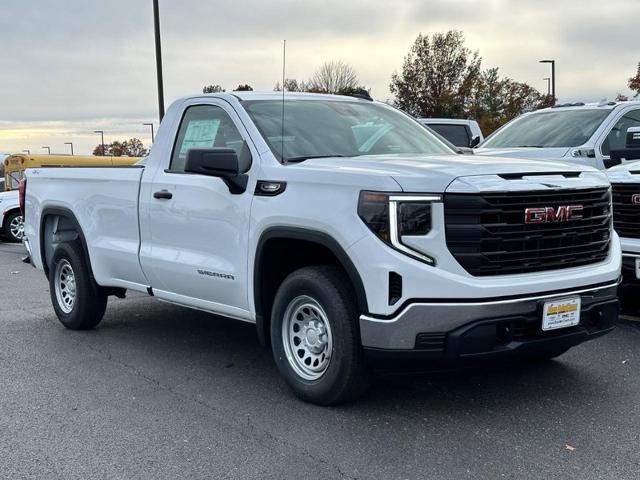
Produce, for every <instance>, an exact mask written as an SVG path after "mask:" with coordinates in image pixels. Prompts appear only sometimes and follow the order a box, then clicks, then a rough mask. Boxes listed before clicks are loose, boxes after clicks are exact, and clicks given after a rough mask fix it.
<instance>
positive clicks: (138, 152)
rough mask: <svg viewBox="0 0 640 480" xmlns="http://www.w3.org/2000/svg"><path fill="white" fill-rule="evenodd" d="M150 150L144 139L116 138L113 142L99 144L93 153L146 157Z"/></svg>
mask: <svg viewBox="0 0 640 480" xmlns="http://www.w3.org/2000/svg"><path fill="white" fill-rule="evenodd" d="M147 153H149V151H148V150H147V149H146V148H145V147H144V144H143V143H142V140H140V139H138V138H130V139H129V140H124V141H119V140H116V141H114V142H111V143H105V144H104V151H103V149H102V144H100V145H97V146H96V148H94V149H93V155H97V156H108V157H144V156H145V155H147Z"/></svg>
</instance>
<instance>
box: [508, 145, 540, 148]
mask: <svg viewBox="0 0 640 480" xmlns="http://www.w3.org/2000/svg"><path fill="white" fill-rule="evenodd" d="M514 148H545V146H544V145H516V146H515V147H514Z"/></svg>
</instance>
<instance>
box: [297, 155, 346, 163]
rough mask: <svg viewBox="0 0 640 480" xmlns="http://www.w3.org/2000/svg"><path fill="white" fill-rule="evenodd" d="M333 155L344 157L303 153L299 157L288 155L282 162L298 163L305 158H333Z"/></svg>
mask: <svg viewBox="0 0 640 480" xmlns="http://www.w3.org/2000/svg"><path fill="white" fill-rule="evenodd" d="M333 157H346V155H304V156H300V157H289V158H286V159H285V162H284V163H300V162H304V161H305V160H311V159H312V158H333Z"/></svg>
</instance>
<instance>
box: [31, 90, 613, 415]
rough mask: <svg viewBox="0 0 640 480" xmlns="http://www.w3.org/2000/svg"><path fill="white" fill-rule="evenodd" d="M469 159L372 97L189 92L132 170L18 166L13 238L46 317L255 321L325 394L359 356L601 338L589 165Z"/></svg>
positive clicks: (349, 395)
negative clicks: (112, 306) (140, 304)
mask: <svg viewBox="0 0 640 480" xmlns="http://www.w3.org/2000/svg"><path fill="white" fill-rule="evenodd" d="M283 102H284V105H283ZM285 105H286V108H283V107H284V106H285ZM283 111H285V113H286V120H285V121H284V122H283V121H282V120H283V117H282V112H283ZM482 160H483V161H478V159H475V158H473V157H468V156H465V155H456V154H455V153H454V152H453V151H452V150H451V149H450V148H449V147H448V146H447V145H446V144H444V143H443V142H441V141H440V140H439V139H438V138H437V137H436V136H435V135H433V134H432V133H431V132H429V130H428V129H426V128H424V127H422V126H420V125H419V124H418V123H417V122H416V121H415V120H414V119H413V118H412V117H409V116H408V115H406V114H404V113H402V112H400V111H398V110H396V109H394V108H392V107H390V106H388V105H386V104H383V103H379V102H374V101H370V100H363V99H357V98H352V97H346V96H332V95H314V94H305V93H287V98H286V100H283V97H282V95H281V94H279V93H273V92H270V93H258V92H234V93H233V94H229V93H219V94H213V95H196V96H192V97H186V98H183V99H180V100H178V101H176V102H174V103H173V105H172V106H171V107H170V108H169V110H168V111H167V113H166V115H165V117H164V119H163V120H162V124H161V126H160V130H159V131H158V134H157V137H156V141H155V144H154V147H153V149H152V150H151V153H150V155H149V157H148V158H147V160H146V162H145V164H144V165H134V166H130V167H125V168H64V169H61V168H38V169H29V170H27V171H26V178H25V180H23V182H22V188H21V192H22V193H21V207H22V208H23V211H24V212H25V215H26V222H25V232H26V234H25V237H24V243H25V246H26V248H27V250H28V251H29V253H30V255H31V258H32V263H33V265H34V266H35V267H37V268H39V269H42V270H43V271H44V273H45V275H46V276H47V278H48V280H49V286H50V292H51V301H52V305H53V308H54V310H55V312H56V314H57V316H58V319H59V320H60V322H61V323H62V324H63V325H64V326H65V327H67V328H70V329H88V328H93V327H94V326H96V325H97V324H98V323H99V322H100V321H101V320H102V317H103V315H104V312H105V308H106V305H107V297H108V296H110V295H116V296H119V297H123V296H124V294H125V290H126V289H131V290H134V291H140V292H146V293H148V294H149V295H152V296H155V297H157V298H158V299H161V300H165V301H168V302H173V303H177V304H180V305H184V306H187V307H191V308H196V309H201V310H206V311H210V312H214V313H217V314H220V315H225V316H229V317H232V318H236V319H239V320H243V321H246V322H250V323H254V324H255V325H256V329H257V334H258V337H259V338H260V339H261V340H262V342H263V343H265V344H271V347H272V350H273V357H274V361H275V363H276V365H277V367H278V369H279V371H280V373H281V375H282V376H283V378H284V379H285V380H286V382H287V383H288V385H289V386H290V387H291V388H292V390H293V391H294V392H295V393H296V394H297V395H298V396H300V397H301V398H303V399H305V400H307V401H311V402H315V403H319V404H323V405H327V404H335V403H339V402H343V401H347V400H349V399H353V398H355V397H356V396H358V395H359V394H361V393H362V392H363V391H364V389H365V388H366V386H367V383H368V379H369V378H370V370H371V369H372V368H377V369H381V370H387V369H389V368H404V369H409V370H422V369H430V368H434V367H441V366H443V365H452V364H455V365H460V364H465V363H473V364H477V363H478V362H479V361H480V360H482V359H492V360H496V359H502V360H503V361H506V362H508V361H510V360H511V359H513V358H523V357H524V358H528V359H538V360H541V359H548V358H552V357H555V356H558V355H561V354H563V353H564V352H565V351H567V350H568V349H569V348H571V347H572V346H574V345H577V344H579V343H582V342H584V341H586V340H590V339H593V338H596V337H599V336H601V335H604V334H606V333H608V332H610V331H611V330H612V329H613V328H614V326H615V323H616V320H617V315H618V300H617V297H616V288H617V284H618V277H619V274H620V258H621V254H620V242H619V240H618V237H617V235H616V234H615V232H614V231H613V230H612V228H611V211H610V203H611V196H610V189H609V182H608V180H607V177H606V176H605V175H604V174H603V173H602V172H599V171H597V170H595V169H593V168H590V167H586V166H584V165H576V166H571V165H569V166H567V165H565V164H554V163H550V162H536V161H531V160H522V159H515V160H508V159H504V158H498V159H490V158H488V157H487V158H485V159H482ZM484 160H486V161H484Z"/></svg>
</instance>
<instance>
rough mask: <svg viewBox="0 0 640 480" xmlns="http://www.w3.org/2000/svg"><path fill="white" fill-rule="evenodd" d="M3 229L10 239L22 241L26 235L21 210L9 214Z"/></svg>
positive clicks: (11, 240)
mask: <svg viewBox="0 0 640 480" xmlns="http://www.w3.org/2000/svg"><path fill="white" fill-rule="evenodd" d="M2 229H3V231H4V235H5V237H6V238H7V240H8V241H10V242H21V241H22V237H23V235H24V223H23V222H22V215H21V214H20V212H12V213H10V214H8V215H7V218H6V219H5V222H4V225H3V227H2Z"/></svg>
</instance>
